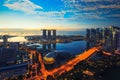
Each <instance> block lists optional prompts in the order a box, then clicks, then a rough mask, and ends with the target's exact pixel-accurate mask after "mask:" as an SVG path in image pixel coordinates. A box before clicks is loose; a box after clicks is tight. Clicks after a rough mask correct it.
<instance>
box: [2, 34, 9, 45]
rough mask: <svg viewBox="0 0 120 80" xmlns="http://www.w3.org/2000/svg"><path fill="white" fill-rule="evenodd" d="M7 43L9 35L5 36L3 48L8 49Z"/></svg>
mask: <svg viewBox="0 0 120 80" xmlns="http://www.w3.org/2000/svg"><path fill="white" fill-rule="evenodd" d="M7 43H8V36H7V35H4V36H3V46H4V47H7Z"/></svg>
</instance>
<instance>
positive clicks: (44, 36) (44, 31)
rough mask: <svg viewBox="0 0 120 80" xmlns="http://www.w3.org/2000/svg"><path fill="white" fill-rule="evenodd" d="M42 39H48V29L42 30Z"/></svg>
mask: <svg viewBox="0 0 120 80" xmlns="http://www.w3.org/2000/svg"><path fill="white" fill-rule="evenodd" d="M42 37H43V39H46V38H47V35H46V29H43V30H42Z"/></svg>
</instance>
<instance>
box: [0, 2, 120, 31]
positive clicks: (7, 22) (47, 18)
mask: <svg viewBox="0 0 120 80" xmlns="http://www.w3.org/2000/svg"><path fill="white" fill-rule="evenodd" d="M110 25H115V26H120V1H119V0H0V28H25V29H26V28H29V29H38V28H39V29H41V28H55V29H61V30H67V29H69V30H78V29H82V28H90V27H107V26H110Z"/></svg>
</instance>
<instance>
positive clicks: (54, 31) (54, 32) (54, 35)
mask: <svg viewBox="0 0 120 80" xmlns="http://www.w3.org/2000/svg"><path fill="white" fill-rule="evenodd" d="M55 39H56V30H53V40H55Z"/></svg>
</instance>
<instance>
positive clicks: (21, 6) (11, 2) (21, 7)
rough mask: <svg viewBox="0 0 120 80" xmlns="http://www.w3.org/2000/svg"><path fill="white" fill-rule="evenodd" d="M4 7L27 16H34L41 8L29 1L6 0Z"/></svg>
mask: <svg viewBox="0 0 120 80" xmlns="http://www.w3.org/2000/svg"><path fill="white" fill-rule="evenodd" d="M4 6H6V7H8V8H9V9H12V10H18V11H23V12H25V13H28V14H36V10H41V9H42V7H41V6H38V5H36V4H34V3H32V2H31V1H29V0H7V1H6V2H5V3H4Z"/></svg>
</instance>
